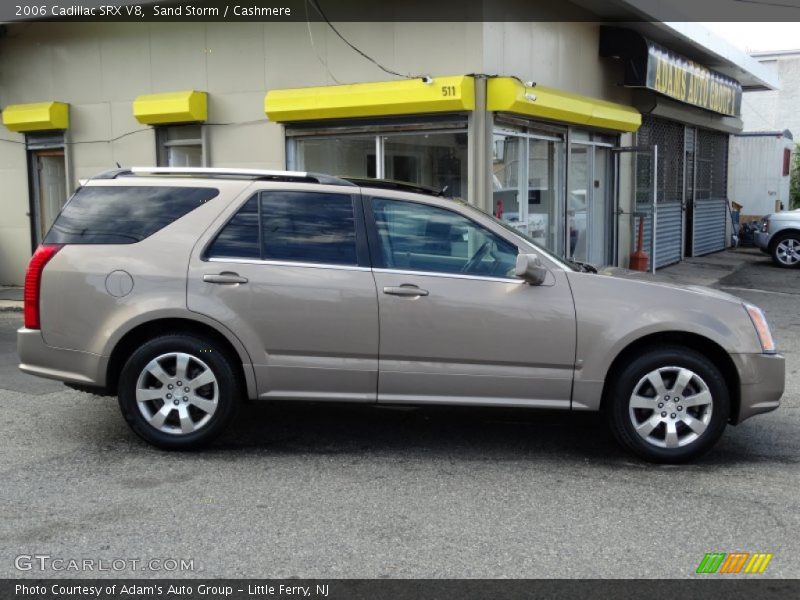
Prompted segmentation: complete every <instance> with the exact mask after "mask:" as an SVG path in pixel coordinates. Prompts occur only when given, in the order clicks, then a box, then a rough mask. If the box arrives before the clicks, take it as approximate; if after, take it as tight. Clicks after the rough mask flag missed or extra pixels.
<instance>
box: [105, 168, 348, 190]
mask: <svg viewBox="0 0 800 600" xmlns="http://www.w3.org/2000/svg"><path fill="white" fill-rule="evenodd" d="M133 175H144V176H147V175H162V176H163V175H175V176H178V177H182V176H189V177H191V176H194V177H217V178H221V179H225V178H230V179H253V180H257V181H295V182H306V183H319V184H325V185H346V186H354V185H355V184H354V183H352V182H350V181H347V180H346V179H342V178H340V177H333V176H332V175H324V174H322V173H306V172H304V171H272V170H267V169H235V168H222V167H130V168H119V169H113V170H111V171H106V172H105V173H100V174H99V175H96V176H95V177H94V178H93V179H116V178H118V177H129V176H133Z"/></svg>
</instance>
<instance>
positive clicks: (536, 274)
mask: <svg viewBox="0 0 800 600" xmlns="http://www.w3.org/2000/svg"><path fill="white" fill-rule="evenodd" d="M514 275H516V276H517V277H519V278H520V279H523V280H525V281H527V282H528V283H530V284H531V285H542V284H543V283H544V279H545V277H547V269H546V268H545V267H544V265H542V261H541V260H539V256H538V255H537V254H518V255H517V266H516V267H515V268H514Z"/></svg>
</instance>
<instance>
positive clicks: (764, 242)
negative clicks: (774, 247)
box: [753, 231, 772, 250]
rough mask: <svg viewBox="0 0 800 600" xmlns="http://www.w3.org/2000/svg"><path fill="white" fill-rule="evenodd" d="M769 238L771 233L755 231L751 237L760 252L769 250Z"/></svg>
mask: <svg viewBox="0 0 800 600" xmlns="http://www.w3.org/2000/svg"><path fill="white" fill-rule="evenodd" d="M771 237H772V234H771V233H766V232H764V231H756V233H755V236H754V237H753V241H754V242H755V244H756V246H758V247H759V248H761V249H762V250H769V240H770V238H771Z"/></svg>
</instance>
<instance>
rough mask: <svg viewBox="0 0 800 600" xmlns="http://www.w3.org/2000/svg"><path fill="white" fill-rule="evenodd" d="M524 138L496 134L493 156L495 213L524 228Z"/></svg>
mask: <svg viewBox="0 0 800 600" xmlns="http://www.w3.org/2000/svg"><path fill="white" fill-rule="evenodd" d="M522 143H523V138H521V137H519V136H515V135H506V134H495V135H494V146H493V156H492V189H493V195H492V207H493V208H492V212H493V214H494V216H495V217H497V218H498V219H501V220H503V221H506V222H507V223H510V224H511V225H513V226H514V227H517V228H519V227H520V204H521V202H520V194H521V191H522V190H521V187H520V184H519V182H520V181H522V177H524V174H523V166H524V165H523V163H522V160H521V158H520V157H521V156H522Z"/></svg>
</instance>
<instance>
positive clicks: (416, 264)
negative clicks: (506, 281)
mask: <svg viewBox="0 0 800 600" xmlns="http://www.w3.org/2000/svg"><path fill="white" fill-rule="evenodd" d="M372 208H373V213H374V214H375V223H376V226H377V230H378V237H379V241H380V246H381V254H382V256H383V262H384V265H385V266H386V267H387V268H390V269H403V270H414V271H434V272H442V273H464V274H469V275H484V276H490V277H509V276H511V275H510V273H509V272H510V271H511V270H512V269H513V268H514V265H515V263H516V260H517V252H518V251H517V247H516V246H514V245H513V244H510V243H508V242H507V241H505V240H504V239H502V238H500V237H498V236H496V235H495V234H493V233H492V232H491V231H489V230H487V229H484V228H483V227H481V226H480V225H478V224H477V223H475V222H474V221H472V220H470V219H468V218H466V217H464V216H462V215H460V214H458V213H456V212H453V211H451V210H446V209H443V208H438V207H436V206H428V205H426V204H418V203H416V202H403V201H399V200H384V199H381V198H374V199H373V200H372Z"/></svg>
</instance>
